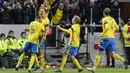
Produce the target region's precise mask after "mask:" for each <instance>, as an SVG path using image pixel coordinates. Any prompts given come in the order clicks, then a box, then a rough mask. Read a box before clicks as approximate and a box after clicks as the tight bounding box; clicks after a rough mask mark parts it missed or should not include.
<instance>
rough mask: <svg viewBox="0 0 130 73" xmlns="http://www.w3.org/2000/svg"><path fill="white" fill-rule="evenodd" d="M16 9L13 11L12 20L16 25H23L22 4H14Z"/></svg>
mask: <svg viewBox="0 0 130 73" xmlns="http://www.w3.org/2000/svg"><path fill="white" fill-rule="evenodd" d="M13 5H14V7H13V9H12V11H13V12H12V18H13V22H14V24H21V23H22V21H23V20H22V7H21V4H20V2H16V3H14V4H13Z"/></svg>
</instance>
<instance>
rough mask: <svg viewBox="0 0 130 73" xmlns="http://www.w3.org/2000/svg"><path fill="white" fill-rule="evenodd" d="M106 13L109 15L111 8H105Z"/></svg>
mask: <svg viewBox="0 0 130 73" xmlns="http://www.w3.org/2000/svg"><path fill="white" fill-rule="evenodd" d="M103 12H104V13H105V14H106V15H109V14H110V12H111V10H110V8H105V9H104V11H103Z"/></svg>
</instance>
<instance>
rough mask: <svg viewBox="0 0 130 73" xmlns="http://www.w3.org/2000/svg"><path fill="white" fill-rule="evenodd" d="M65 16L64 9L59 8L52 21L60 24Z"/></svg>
mask: <svg viewBox="0 0 130 73" xmlns="http://www.w3.org/2000/svg"><path fill="white" fill-rule="evenodd" d="M62 17H63V10H60V9H57V10H56V13H55V15H54V16H53V17H52V22H53V23H54V24H58V23H59V22H60V20H61V19H62Z"/></svg>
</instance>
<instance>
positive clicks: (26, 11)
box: [23, 1, 31, 24]
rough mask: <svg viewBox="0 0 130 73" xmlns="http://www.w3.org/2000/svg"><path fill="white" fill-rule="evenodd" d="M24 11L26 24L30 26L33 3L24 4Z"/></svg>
mask: <svg viewBox="0 0 130 73" xmlns="http://www.w3.org/2000/svg"><path fill="white" fill-rule="evenodd" d="M23 11H24V24H29V21H30V15H31V14H30V13H31V3H28V2H26V1H25V2H24V7H23Z"/></svg>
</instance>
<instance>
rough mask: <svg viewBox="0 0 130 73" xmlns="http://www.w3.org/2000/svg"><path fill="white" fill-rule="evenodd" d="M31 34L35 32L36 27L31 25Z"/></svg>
mask: <svg viewBox="0 0 130 73" xmlns="http://www.w3.org/2000/svg"><path fill="white" fill-rule="evenodd" d="M31 34H34V27H33V26H32V27H31Z"/></svg>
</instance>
